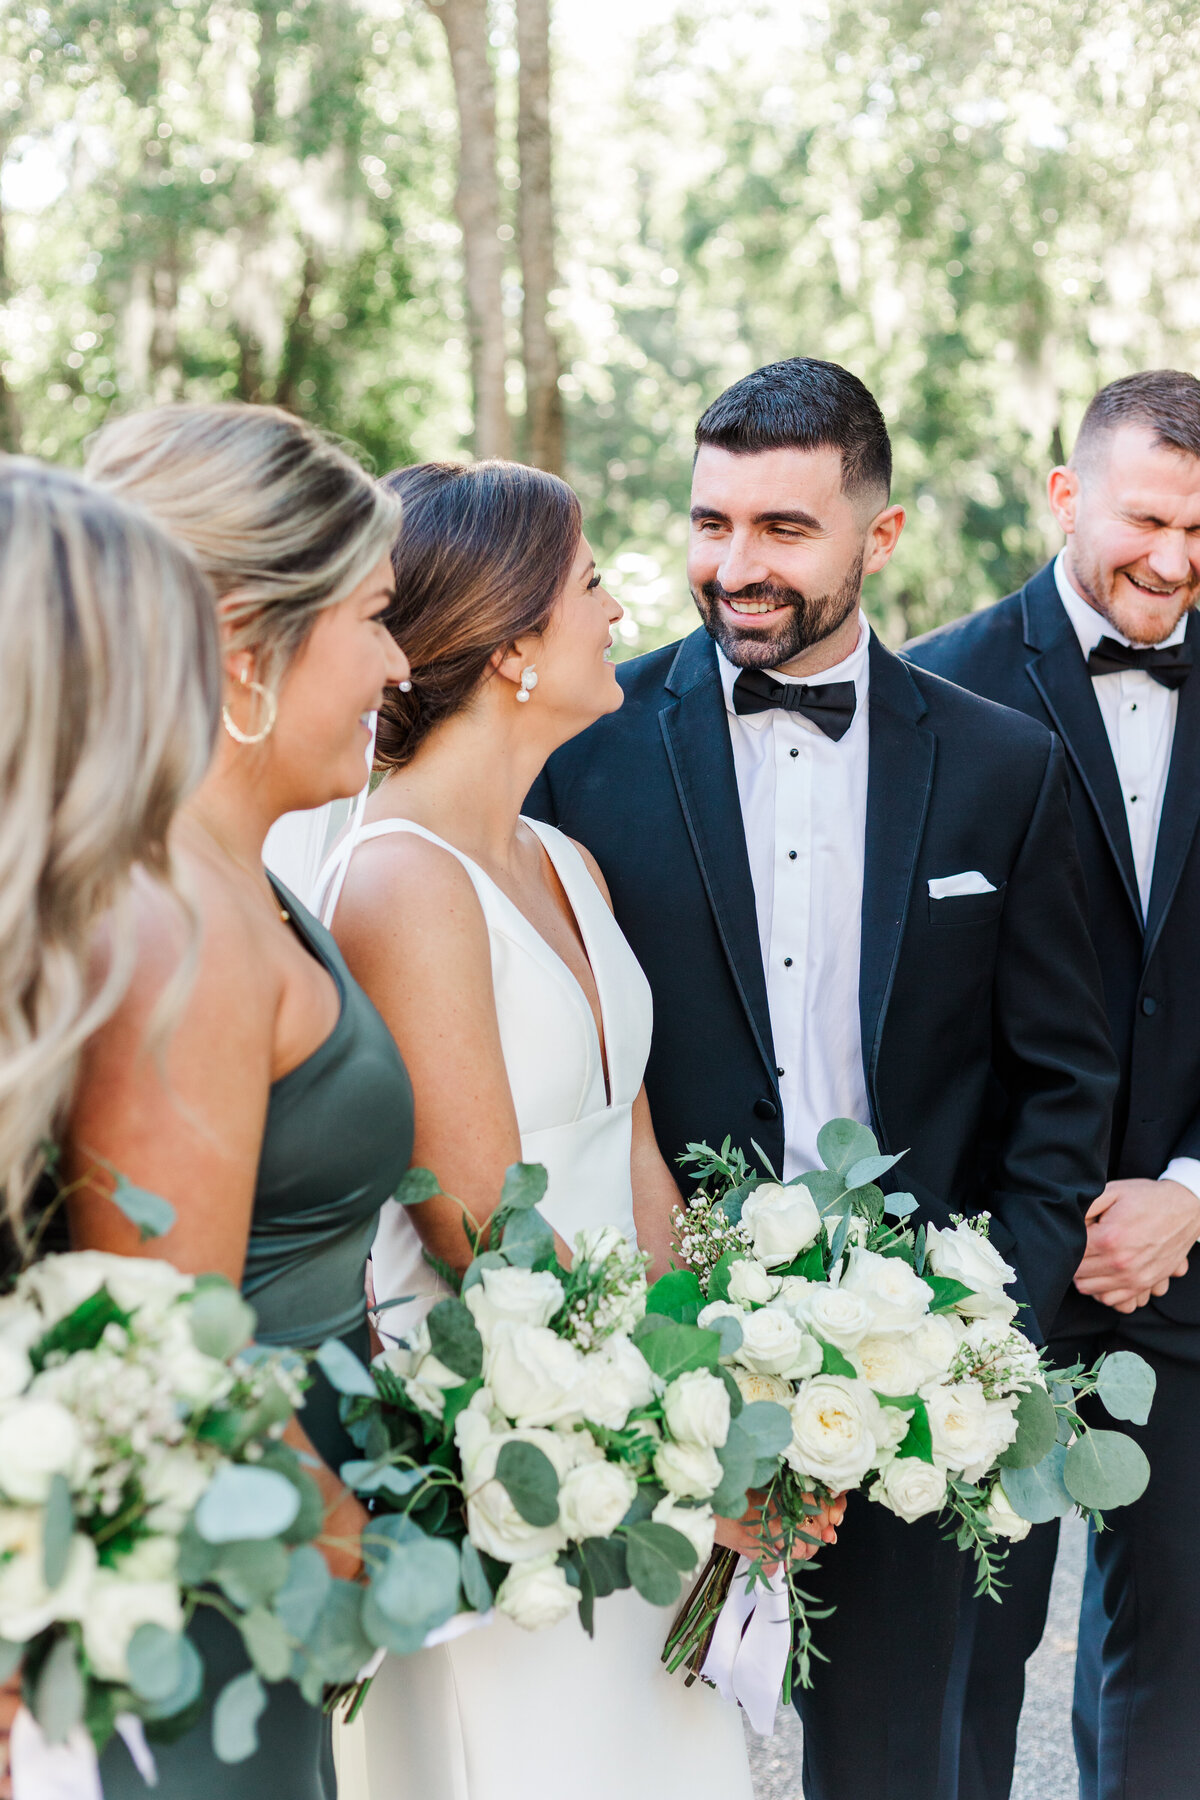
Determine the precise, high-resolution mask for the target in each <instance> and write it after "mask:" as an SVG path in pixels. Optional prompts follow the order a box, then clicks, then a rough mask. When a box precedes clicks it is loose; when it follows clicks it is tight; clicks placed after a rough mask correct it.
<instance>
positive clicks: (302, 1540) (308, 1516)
mask: <svg viewBox="0 0 1200 1800" xmlns="http://www.w3.org/2000/svg"><path fill="white" fill-rule="evenodd" d="M307 1460H308V1461H309V1462H312V1463H314V1466H315V1461H314V1459H313V1458H311V1457H309V1458H308V1459H307ZM257 1466H258V1467H259V1468H260V1469H272V1470H274V1472H275V1473H276V1474H277V1475H282V1476H283V1478H284V1480H285V1481H290V1482H291V1484H292V1486H293V1487H294V1488H295V1490H296V1493H297V1495H298V1496H299V1499H300V1508H299V1511H298V1512H297V1514H296V1517H295V1518H294V1519H293V1520H292V1522H291V1524H290V1525H289V1526H288V1527H287V1530H286V1531H282V1532H281V1533H280V1536H281V1537H282V1539H283V1541H284V1543H285V1544H307V1543H308V1542H309V1541H310V1539H312V1538H315V1537H316V1536H317V1534H318V1532H319V1531H320V1530H321V1527H322V1525H323V1524H324V1522H325V1502H324V1500H323V1499H322V1497H321V1490H320V1488H319V1487H318V1486H317V1484H316V1482H315V1481H314V1479H313V1477H312V1476H311V1475H310V1474H309V1472H308V1470H307V1469H306V1468H305V1467H304V1466H303V1464H302V1462H301V1459H300V1456H299V1454H298V1453H297V1452H296V1451H295V1450H293V1449H292V1447H291V1445H290V1444H284V1443H280V1442H278V1441H276V1442H274V1443H269V1444H264V1445H263V1449H262V1457H261V1459H260V1461H259V1463H258V1465H257Z"/></svg>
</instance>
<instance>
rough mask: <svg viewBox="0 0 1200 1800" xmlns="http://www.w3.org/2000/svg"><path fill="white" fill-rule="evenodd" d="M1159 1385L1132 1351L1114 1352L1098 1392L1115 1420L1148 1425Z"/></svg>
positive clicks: (1100, 1377)
mask: <svg viewBox="0 0 1200 1800" xmlns="http://www.w3.org/2000/svg"><path fill="white" fill-rule="evenodd" d="M1157 1383H1158V1377H1157V1376H1156V1375H1155V1373H1154V1370H1153V1369H1152V1368H1151V1367H1150V1364H1149V1363H1148V1362H1147V1361H1146V1360H1145V1358H1144V1357H1141V1356H1138V1355H1136V1354H1135V1352H1134V1351H1132V1350H1114V1351H1113V1353H1112V1355H1111V1356H1106V1357H1105V1358H1104V1361H1103V1362H1102V1363H1101V1365H1100V1372H1099V1374H1098V1376H1097V1378H1096V1392H1097V1393H1098V1394H1099V1396H1100V1398H1101V1400H1102V1401H1103V1402H1104V1405H1105V1407H1106V1409H1107V1410H1108V1412H1109V1413H1110V1415H1111V1416H1112V1417H1113V1418H1114V1419H1128V1420H1129V1421H1130V1422H1131V1424H1134V1425H1144V1424H1145V1423H1146V1421H1147V1419H1148V1418H1149V1417H1150V1408H1151V1406H1152V1405H1153V1403H1154V1390H1155V1387H1156V1386H1157Z"/></svg>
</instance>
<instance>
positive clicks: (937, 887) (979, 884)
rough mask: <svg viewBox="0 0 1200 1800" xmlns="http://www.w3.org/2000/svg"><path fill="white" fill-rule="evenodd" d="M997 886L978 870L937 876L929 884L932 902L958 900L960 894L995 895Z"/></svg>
mask: <svg viewBox="0 0 1200 1800" xmlns="http://www.w3.org/2000/svg"><path fill="white" fill-rule="evenodd" d="M995 891H996V889H995V885H994V884H993V883H992V882H990V881H989V880H988V878H987V876H986V875H981V874H980V873H979V870H978V869H966V870H964V872H963V873H962V874H961V875H935V876H934V877H933V879H932V880H931V881H930V883H929V898H930V899H931V900H957V899H958V897H959V895H960V894H994V893H995Z"/></svg>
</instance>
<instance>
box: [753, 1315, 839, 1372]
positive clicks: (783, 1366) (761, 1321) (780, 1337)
mask: <svg viewBox="0 0 1200 1800" xmlns="http://www.w3.org/2000/svg"><path fill="white" fill-rule="evenodd" d="M734 1358H735V1361H736V1362H738V1363H740V1364H741V1365H742V1367H743V1368H746V1369H750V1370H752V1371H753V1372H754V1374H756V1375H784V1376H786V1377H787V1378H788V1379H789V1380H791V1381H799V1380H800V1379H801V1377H802V1376H805V1375H815V1374H816V1372H817V1370H818V1369H819V1368H820V1366H821V1346H820V1344H818V1342H817V1340H816V1338H814V1337H812V1336H810V1335H809V1333H808V1332H807V1331H804V1330H802V1329H801V1327H800V1326H799V1325H798V1324H797V1323H796V1321H795V1319H793V1317H792V1315H791V1313H789V1312H785V1311H784V1309H783V1308H782V1307H781V1306H780V1307H777V1306H764V1307H760V1308H759V1310H758V1312H752V1313H747V1314H746V1316H745V1317H744V1319H743V1320H742V1341H741V1344H740V1346H739V1348H738V1349H737V1350H736V1351H735V1352H734Z"/></svg>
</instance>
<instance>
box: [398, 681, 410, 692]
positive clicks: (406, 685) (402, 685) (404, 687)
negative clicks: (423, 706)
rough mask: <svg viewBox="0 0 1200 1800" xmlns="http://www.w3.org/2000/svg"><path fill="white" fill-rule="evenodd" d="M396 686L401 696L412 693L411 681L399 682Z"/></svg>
mask: <svg viewBox="0 0 1200 1800" xmlns="http://www.w3.org/2000/svg"><path fill="white" fill-rule="evenodd" d="M397 685H398V687H399V689H400V692H401V693H402V694H411V693H412V682H411V681H401V682H399V683H398V684H397Z"/></svg>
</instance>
